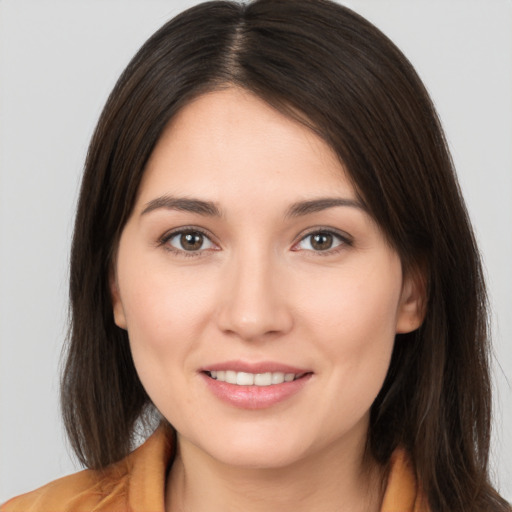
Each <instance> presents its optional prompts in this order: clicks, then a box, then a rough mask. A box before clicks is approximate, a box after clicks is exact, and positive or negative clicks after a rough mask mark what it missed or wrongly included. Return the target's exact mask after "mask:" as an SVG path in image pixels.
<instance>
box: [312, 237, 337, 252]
mask: <svg viewBox="0 0 512 512" xmlns="http://www.w3.org/2000/svg"><path fill="white" fill-rule="evenodd" d="M332 242H333V236H332V235H331V234H330V233H316V234H315V235H312V236H311V247H313V249H315V251H326V250H327V249H330V248H331V247H332Z"/></svg>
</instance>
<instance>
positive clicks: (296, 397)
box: [111, 88, 422, 512]
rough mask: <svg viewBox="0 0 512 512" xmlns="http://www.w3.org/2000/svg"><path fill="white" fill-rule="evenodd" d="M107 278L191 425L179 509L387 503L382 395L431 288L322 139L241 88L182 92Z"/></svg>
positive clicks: (166, 401) (164, 402) (125, 321)
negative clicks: (378, 450)
mask: <svg viewBox="0 0 512 512" xmlns="http://www.w3.org/2000/svg"><path fill="white" fill-rule="evenodd" d="M324 199H328V200H327V201H324ZM319 200H322V201H319ZM198 201H200V202H198ZM111 290H112V298H113V304H114V317H115V321H116V323H117V325H118V326H120V327H122V328H124V329H127V331H128V334H129V339H130V346H131V350H132V354H133V359H134V362H135V366H136V369H137V372H138V374H139V377H140V379H141V381H142V383H143V385H144V387H145V389H146V391H147V392H148V394H149V396H150V397H151V399H152V401H153V403H154V404H155V405H156V407H157V408H158V409H159V411H160V412H161V413H162V414H163V416H165V418H167V420H168V421H169V422H170V423H171V424H172V425H173V426H174V427H175V429H176V430H177V433H178V434H177V435H178V451H177V456H176V459H175V462H174V465H173V468H172V470H171V471H170V473H169V476H168V482H167V497H166V506H167V510H186V511H188V512H194V511H203V512H204V511H207V512H216V511H222V512H226V511H231V510H244V511H253V510H254V511H256V510H266V511H268V510H280V511H287V510H290V511H291V510H293V511H295V512H297V511H301V510H304V511H312V510H321V511H323V512H329V511H331V510H332V511H334V510H336V511H338V512H339V511H359V510H365V511H372V510H374V511H377V510H379V507H380V501H381V499H382V493H381V491H380V482H381V480H382V477H383V475H382V471H381V468H379V466H378V465H377V464H375V463H373V462H372V461H368V460H366V459H364V458H363V454H364V446H365V440H366V436H367V431H368V423H369V410H370V407H371V404H372V402H373V401H374V399H375V397H376V396H377V394H378V392H379V390H380V388H381V386H382V383H383V381H384V378H385V375H386V372H387V369H388V366H389V361H390V357H391V352H392V349H393V343H394V337H395V334H396V333H397V332H408V331H411V330H414V329H416V328H417V327H418V326H419V324H420V323H421V319H422V318H421V308H420V305H421V300H420V299H421V297H420V291H419V290H418V287H417V286H416V285H415V283H414V281H413V280H412V279H409V278H407V277H405V278H404V276H403V272H402V266H401V262H400V259H399V257H398V255H397V254H396V252H395V251H394V250H393V249H392V248H391V247H390V245H389V244H388V243H387V241H386V240H385V238H384V236H383V234H382V232H381V230H380V229H379V227H378V225H377V224H376V223H375V222H374V221H373V220H372V218H371V217H370V216H369V214H368V213H367V212H366V211H365V209H364V207H363V206H362V205H361V204H360V202H359V201H358V199H357V196H356V193H355V190H354V188H353V186H352V185H351V183H350V181H349V180H348V179H347V176H346V174H345V171H344V169H343V167H342V165H341V164H340V162H339V160H337V159H336V157H335V155H334V154H333V152H332V150H331V149H330V148H329V146H327V145H326V144H325V142H323V141H322V140H321V139H320V138H319V137H318V136H316V135H315V134H313V133H312V132H311V131H310V130H309V129H308V128H306V127H304V126H303V125H301V124H299V123H297V122H295V121H293V120H291V119H289V118H288V117H285V116H284V115H282V114H280V113H278V112H277V111H275V110H274V109H272V108H271V107H270V106H268V105H267V104H266V103H265V102H263V101H262V100H260V99H258V98H256V97H255V96H254V95H252V94H251V93H248V92H246V91H242V90H240V89H236V88H228V89H226V90H222V91H216V92H212V93H208V94H205V95H203V96H200V97H199V98H198V99H196V100H195V101H193V102H192V103H190V104H189V105H187V106H186V107H185V108H184V109H183V110H182V111H181V112H180V113H179V114H178V115H177V116H175V118H174V119H173V120H172V122H171V123H170V124H169V125H168V127H167V128H166V130H165V131H164V133H163V135H162V137H161V138H160V140H159V142H158V144H157V146H156V148H155V150H154V152H153V154H152V156H151V158H150V161H149V163H148V165H147V169H146V171H145V174H144V177H143V180H142V182H141V185H140V189H139V191H138V196H137V199H136V203H135V206H134V209H133V212H132V215H131V217H130V218H129V220H128V222H127V224H126V226H125V228H124V230H123V232H122V236H121V239H120V242H119V247H118V251H117V257H116V262H115V270H114V272H113V275H112V283H111ZM212 372H213V373H212ZM216 372H217V373H216ZM224 372H230V373H229V374H228V373H224ZM232 378H234V379H235V380H236V379H238V381H237V382H238V383H234V382H232V381H231V379H232ZM247 379H248V380H247ZM226 380H227V382H226ZM283 380H284V382H283ZM272 382H275V383H274V384H271V383H272Z"/></svg>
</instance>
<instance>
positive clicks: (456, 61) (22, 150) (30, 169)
mask: <svg viewBox="0 0 512 512" xmlns="http://www.w3.org/2000/svg"><path fill="white" fill-rule="evenodd" d="M195 3H197V2H195V1H187V0H176V1H171V0H167V1H157V0H0V418H1V420H0V502H2V501H4V500H6V499H7V498H9V497H11V496H13V495H15V494H18V493H21V492H25V491H28V490H31V489H33V488H35V487H37V486H40V485H42V484H44V483H45V482H47V481H49V480H52V479H55V478H57V477H59V476H62V475H65V474H66V473H69V472H72V471H75V470H77V469H78V466H76V465H74V464H73V462H72V460H71V457H70V452H69V449H68V448H67V445H66V442H65V439H64V436H63V431H62V427H61V424H60V418H59V410H58V404H57V396H58V365H59V354H60V348H61V345H62V341H63V339H64V336H65V332H66V308H67V303H66V293H67V284H66V280H67V262H68V250H69V240H70V236H71V226H72V218H73V210H74V205H75V201H76V197H77V191H78V185H79V177H80V172H81V168H82V164H83V160H84V156H85V153H86V148H87V144H88V140H89V138H90V136H91V134H92V130H93V127H94V125H95V122H96V120H97V118H98V115H99V113H100V110H101V108H102V106H103V104H104V102H105V100H106V97H107V94H108V93H109V91H110V89H111V88H112V86H113V85H114V82H115V80H116V78H117V77H118V75H119V73H120V72H121V71H122V69H123V68H124V66H125V65H126V64H127V62H128V60H129V59H130V58H131V56H132V55H133V54H134V53H135V51H136V50H137V49H138V47H139V46H140V45H141V44H142V43H143V41H144V40H145V39H146V38H147V37H149V35H151V33H152V32H153V31H154V30H156V29H157V28H158V27H159V26H160V25H162V24H163V23H164V22H165V21H166V20H167V19H168V18H170V17H171V16H173V15H175V14H176V13H178V12H179V11H181V10H183V9H184V8H185V7H188V6H190V5H192V4H195ZM345 3H346V4H347V5H348V6H349V7H352V8H353V9H354V10H356V11H358V12H359V13H360V14H362V15H364V16H366V17H367V18H369V19H370V20H371V21H373V22H374V23H375V24H376V25H377V26H378V27H380V28H381V29H382V30H383V31H384V32H385V33H387V34H388V35H389V36H390V37H391V39H393V40H394V41H395V42H396V43H397V45H398V46H399V47H400V48H401V49H402V50H403V51H404V52H405V54H406V55H407V56H408V57H409V58H410V60H411V61H412V62H413V64H414V65H415V66H416V68H417V70H418V71H419V73H420V75H421V76H422V78H423V79H424V81H425V83H426V85H427V87H428V89H429V90H430V92H431V94H432V96H433V99H434V101H435V103H436V105H437V107H438V110H439V112H440V115H441V118H442V120H443V122H444V126H445V129H446V132H447V135H448V140H449V142H450V146H451V148H452V151H453V156H454V159H455V163H456V165H457V168H458V171H459V177H460V181H461V185H462V188H463V191H464V193H465V196H466V199H467V203H468V207H469V211H470V214H471V216H472V218H473V221H474V224H475V228H476V231H477V235H478V239H479V242H480V244H481V249H482V252H483V256H484V260H485V264H486V267H487V273H488V279H489V285H490V294H491V301H492V306H493V311H494V319H493V325H494V332H495V352H496V359H497V361H499V363H500V365H501V367H500V366H499V365H498V364H497V363H495V372H494V377H495V388H496V402H495V407H496V408H495V419H494V427H495V438H494V441H493V456H492V466H493V468H494V474H495V480H496V482H497V484H498V486H499V488H500V489H501V491H502V493H503V494H504V495H505V497H506V498H507V499H508V500H509V501H511V500H512V392H511V382H512V264H511V261H512V2H510V1H507V0H479V1H477V0H458V1H457V0H415V1H414V2H412V1H410V0H352V1H347V2H345Z"/></svg>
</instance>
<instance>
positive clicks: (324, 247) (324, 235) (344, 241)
mask: <svg viewBox="0 0 512 512" xmlns="http://www.w3.org/2000/svg"><path fill="white" fill-rule="evenodd" d="M343 245H351V241H350V239H349V238H348V237H344V236H343V235H341V234H340V235H339V234H337V233H334V232H331V231H315V232H314V233H310V234H309V235H306V236H305V237H304V238H303V239H302V240H301V241H300V242H299V243H298V244H297V245H296V246H295V249H294V250H301V251H304V250H305V251H311V252H326V253H329V252H330V251H331V250H333V249H336V248H337V247H341V246H343Z"/></svg>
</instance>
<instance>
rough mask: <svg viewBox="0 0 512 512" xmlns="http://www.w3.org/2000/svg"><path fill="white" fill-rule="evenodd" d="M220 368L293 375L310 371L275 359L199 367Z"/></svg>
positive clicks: (206, 370) (227, 362)
mask: <svg viewBox="0 0 512 512" xmlns="http://www.w3.org/2000/svg"><path fill="white" fill-rule="evenodd" d="M222 370H231V371H235V372H245V373H255V374H256V373H267V372H270V373H275V372H282V373H294V374H295V375H301V374H304V373H311V370H307V369H304V368H298V367H296V366H290V365H288V364H283V363H278V362H275V361H261V362H254V363H250V362H246V361H225V362H222V363H214V364H210V365H207V366H204V367H203V368H200V370H199V371H201V372H212V371H222Z"/></svg>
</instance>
